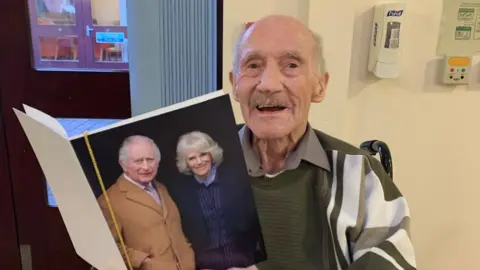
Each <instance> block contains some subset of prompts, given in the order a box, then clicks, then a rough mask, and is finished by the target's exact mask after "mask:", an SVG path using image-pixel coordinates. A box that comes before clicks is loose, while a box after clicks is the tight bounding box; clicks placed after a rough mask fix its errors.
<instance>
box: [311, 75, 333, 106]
mask: <svg viewBox="0 0 480 270" xmlns="http://www.w3.org/2000/svg"><path fill="white" fill-rule="evenodd" d="M329 79H330V74H328V72H325V73H323V75H322V76H318V78H317V83H316V85H315V91H314V92H313V94H312V102H314V103H320V102H322V101H323V100H324V99H325V93H326V91H327V86H328V80H329Z"/></svg>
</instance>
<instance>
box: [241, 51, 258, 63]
mask: <svg viewBox="0 0 480 270" xmlns="http://www.w3.org/2000/svg"><path fill="white" fill-rule="evenodd" d="M255 58H262V55H261V54H260V53H259V52H258V51H250V52H247V53H245V54H244V55H243V57H242V62H243V63H246V62H248V61H250V60H252V59H255Z"/></svg>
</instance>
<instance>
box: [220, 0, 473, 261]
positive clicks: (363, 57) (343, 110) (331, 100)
mask: <svg viewBox="0 0 480 270" xmlns="http://www.w3.org/2000/svg"><path fill="white" fill-rule="evenodd" d="M225 2H226V3H225V16H224V67H225V70H224V76H223V79H224V82H228V71H229V70H228V69H227V67H230V66H231V60H232V53H231V52H232V48H233V41H234V35H236V34H237V33H238V31H239V27H241V24H242V23H244V22H245V21H250V20H255V19H258V18H259V17H261V16H264V15H267V14H271V13H281V14H288V15H292V16H296V17H297V18H300V19H301V20H302V21H304V22H308V24H309V26H310V27H311V28H312V29H313V30H315V31H317V32H319V33H320V34H321V35H322V36H323V37H324V39H325V47H326V48H325V50H326V58H327V64H328V70H329V71H330V73H331V83H330V85H329V89H328V94H327V99H326V100H325V102H324V103H323V104H318V105H315V106H314V107H313V108H312V111H311V123H312V125H313V126H314V127H316V128H319V129H322V130H324V131H326V132H328V133H331V134H333V135H336V136H338V137H340V138H343V139H346V140H347V141H349V142H351V143H353V144H355V145H359V144H360V143H361V142H362V141H365V140H369V139H373V138H378V139H381V140H384V141H386V142H387V143H388V144H389V146H390V147H391V150H392V152H393V158H394V179H395V182H396V183H397V185H398V186H399V188H400V189H401V190H402V192H403V193H404V194H405V196H406V197H407V199H408V201H409V203H410V209H411V214H412V216H413V219H412V237H413V241H414V245H415V248H416V253H417V264H418V268H419V269H427V270H451V269H480V262H478V260H476V254H475V253H474V252H475V251H476V250H478V248H476V244H477V243H478V242H479V241H480V236H478V234H475V231H476V230H475V229H476V228H478V227H479V226H480V217H479V216H478V215H477V214H476V212H478V211H475V210H476V209H475V206H477V205H480V198H479V196H476V194H475V193H476V191H477V190H478V189H479V188H480V183H477V182H475V181H474V180H475V177H474V175H475V171H474V164H473V163H474V161H475V160H476V156H475V154H476V153H478V152H479V151H480V146H479V145H480V144H479V143H478V142H477V140H476V139H477V138H479V137H480V121H478V120H477V118H476V115H478V114H480V107H476V108H477V109H475V107H474V105H475V104H480V85H479V80H480V76H475V75H473V76H472V78H471V84H470V86H469V87H459V86H457V87H455V86H443V85H439V84H438V83H437V79H438V76H437V75H438V73H439V69H440V68H441V67H440V63H441V62H440V61H441V60H439V59H437V57H436V55H435V49H436V45H437V37H438V32H439V24H440V19H441V12H442V4H441V1H438V0H425V1H415V0H406V2H407V5H408V12H407V13H406V16H407V18H406V19H407V21H406V23H405V26H404V29H403V37H402V38H403V43H402V45H403V57H402V67H401V69H402V75H401V78H399V79H395V80H377V79H375V78H373V77H372V76H370V75H368V74H367V72H366V65H367V56H368V43H369V38H370V32H371V30H370V23H371V20H372V16H373V13H372V7H373V5H375V4H379V3H383V2H384V1H379V0H378V1H375V0H357V1H348V3H346V2H345V1H342V2H337V3H335V2H334V1H333V0H328V1H327V0H325V1H316V0H311V1H307V0H304V1H302V0H296V1H294V0H288V1H287V0H285V1H278V0H268V1H267V0H262V1H253V0H247V1H242V2H241V3H240V1H225ZM252 7H254V8H252ZM476 62H478V60H477V61H476ZM479 72H480V70H479V67H478V65H477V63H475V66H474V70H473V74H478V73H479ZM224 90H226V91H227V92H230V91H231V87H230V86H229V85H228V84H227V83H225V84H224ZM234 110H235V113H236V117H237V121H238V122H242V119H241V114H240V112H239V108H238V106H237V104H236V103H234Z"/></svg>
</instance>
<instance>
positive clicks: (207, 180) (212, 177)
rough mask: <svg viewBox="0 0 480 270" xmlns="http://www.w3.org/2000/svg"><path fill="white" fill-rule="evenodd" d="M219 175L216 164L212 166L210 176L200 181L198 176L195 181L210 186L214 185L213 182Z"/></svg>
mask: <svg viewBox="0 0 480 270" xmlns="http://www.w3.org/2000/svg"><path fill="white" fill-rule="evenodd" d="M216 174H217V166H216V165H215V164H213V165H212V168H211V169H210V172H209V174H208V176H207V177H206V178H205V180H202V179H200V177H198V176H197V175H194V176H195V179H197V181H198V183H200V184H204V185H205V186H207V187H208V186H210V184H212V182H213V180H215V175H216Z"/></svg>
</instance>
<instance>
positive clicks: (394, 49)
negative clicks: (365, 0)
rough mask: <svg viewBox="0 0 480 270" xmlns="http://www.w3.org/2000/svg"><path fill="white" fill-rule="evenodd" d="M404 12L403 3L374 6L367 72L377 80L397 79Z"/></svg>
mask: <svg viewBox="0 0 480 270" xmlns="http://www.w3.org/2000/svg"><path fill="white" fill-rule="evenodd" d="M404 10H405V4H404V3H386V4H381V5H378V6H375V9H374V16H373V29H372V36H371V42H370V54H369V58H368V71H370V72H372V73H373V74H375V76H377V77H379V78H382V79H386V78H397V77H398V76H399V72H400V71H399V70H400V68H399V62H400V56H401V51H400V48H401V42H400V29H401V27H402V24H403V21H404V17H405V12H404Z"/></svg>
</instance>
